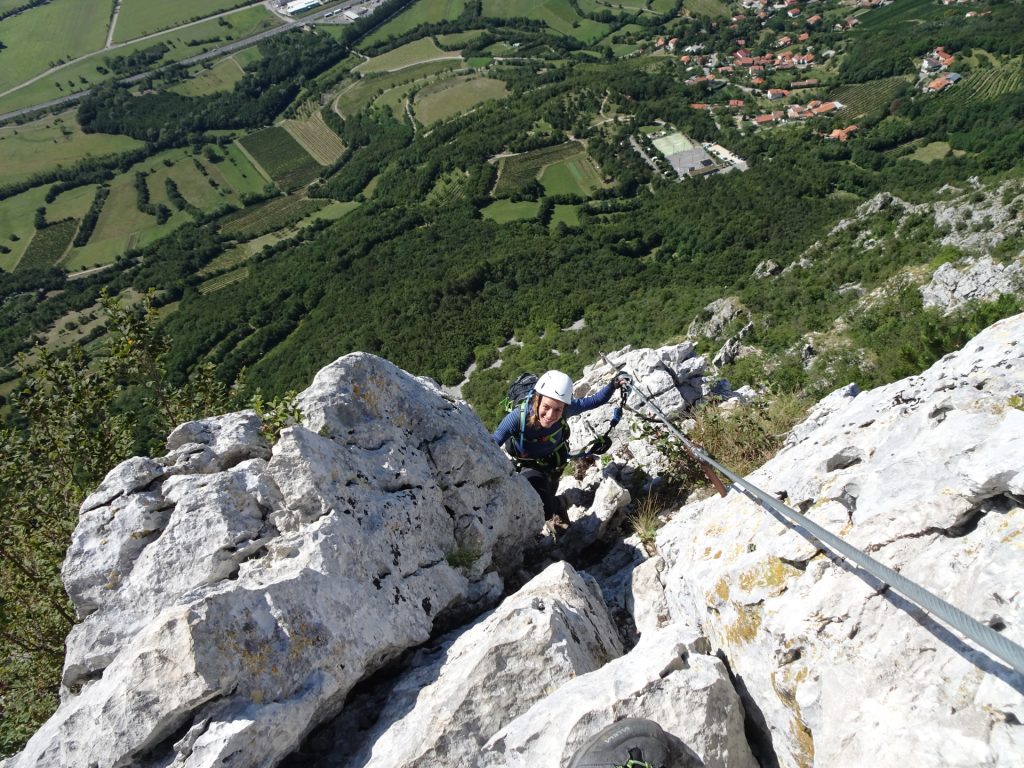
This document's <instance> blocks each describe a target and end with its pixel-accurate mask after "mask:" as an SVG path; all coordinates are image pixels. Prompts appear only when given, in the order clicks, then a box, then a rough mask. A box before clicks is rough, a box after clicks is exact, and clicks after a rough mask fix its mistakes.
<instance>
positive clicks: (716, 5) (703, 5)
mask: <svg viewBox="0 0 1024 768" xmlns="http://www.w3.org/2000/svg"><path fill="white" fill-rule="evenodd" d="M667 4H668V5H669V6H671V4H672V3H671V0H668V3H667ZM665 5H666V3H665V2H661V3H659V2H658V0H655V2H653V3H652V4H651V7H652V8H654V10H656V11H658V12H660V13H664V12H665V11H667V10H669V9H668V8H665V7H664V6H665ZM659 6H661V7H659ZM683 8H685V9H686V10H688V11H689V12H690V13H692V14H693V15H695V16H699V15H703V16H707V17H709V18H712V19H714V18H716V17H717V18H723V19H724V18H728V17H729V6H728V5H727V4H726V3H724V2H722V0H683Z"/></svg>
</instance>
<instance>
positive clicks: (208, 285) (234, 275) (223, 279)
mask: <svg viewBox="0 0 1024 768" xmlns="http://www.w3.org/2000/svg"><path fill="white" fill-rule="evenodd" d="M248 276H249V268H248V267H239V268H238V269H235V270H232V271H231V272H227V273H225V274H223V275H218V276H217V277H212V278H210V279H209V280H207V281H205V282H203V283H200V285H199V289H198V290H199V293H201V294H202V295H204V296H205V295H206V294H208V293H213V292H214V291H219V290H220V289H221V288H227V287H228V286H229V285H233V284H234V283H237V282H239V281H240V280H245V278H247V277H248Z"/></svg>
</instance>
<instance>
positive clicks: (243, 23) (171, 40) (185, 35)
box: [0, 3, 281, 112]
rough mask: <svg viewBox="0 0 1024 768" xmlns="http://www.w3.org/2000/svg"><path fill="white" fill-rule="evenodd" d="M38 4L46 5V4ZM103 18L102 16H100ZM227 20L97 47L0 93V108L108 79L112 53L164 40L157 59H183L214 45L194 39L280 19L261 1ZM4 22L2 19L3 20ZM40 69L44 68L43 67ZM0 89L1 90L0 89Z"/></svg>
mask: <svg viewBox="0 0 1024 768" xmlns="http://www.w3.org/2000/svg"><path fill="white" fill-rule="evenodd" d="M88 5H90V6H91V5H92V4H91V3H89V4H88ZM97 5H99V3H97ZM58 6H59V4H58ZM42 7H43V8H48V7H50V6H42ZM106 12H109V7H107V8H106V10H105V13H106ZM104 18H106V17H105V16H104ZM227 21H228V22H229V23H230V25H231V26H230V27H223V26H220V25H218V24H217V22H216V21H214V20H209V21H204V22H201V23H199V24H196V25H195V26H191V27H186V28H185V29H182V30H179V31H172V32H165V33H163V34H160V35H157V36H156V37H151V38H149V39H147V40H145V41H143V42H140V43H132V44H130V45H125V46H121V47H119V48H112V49H110V50H106V51H102V50H101V51H98V52H96V53H93V54H90V55H89V56H88V57H87V58H85V59H83V60H82V61H79V62H76V63H75V64H72V65H70V66H68V67H65V68H63V69H61V70H59V71H58V72H56V73H54V74H52V75H47V76H46V77H44V78H42V79H40V80H39V81H38V82H35V83H33V84H32V85H27V86H25V87H24V88H19V89H18V90H16V91H13V92H11V93H9V94H8V95H6V96H0V112H7V111H9V110H14V109H19V108H21V107H28V106H32V105H34V104H38V103H40V102H43V101H47V100H49V99H55V98H58V97H60V96H67V95H68V94H70V93H74V92H76V91H79V90H84V89H86V88H91V87H92V86H94V85H97V84H99V83H102V82H105V81H107V80H110V79H112V78H113V77H114V76H115V75H114V73H113V72H111V71H107V72H106V73H104V72H102V71H100V70H101V69H106V70H109V67H107V66H105V65H106V62H105V60H106V59H107V58H111V57H113V56H127V55H129V54H131V53H134V52H135V51H138V50H141V49H143V48H149V47H151V46H154V45H158V44H159V43H165V44H166V45H167V46H168V47H169V48H170V50H168V51H167V53H166V54H164V57H163V59H162V60H161V63H162V64H167V63H170V62H174V61H180V60H181V59H186V58H188V57H189V56H194V55H195V54H197V53H202V52H204V51H206V50H209V49H210V48H213V47H215V45H218V44H215V43H200V44H193V43H194V41H198V40H205V39H209V38H211V37H221V38H222V42H228V41H231V40H237V39H239V38H242V37H247V36H249V35H252V34H255V33H256V32H260V31H262V30H264V29H270V28H271V27H276V26H279V25H280V24H281V21H280V19H278V18H277V17H276V16H274V15H273V14H271V13H270V11H268V10H267V9H266V8H264V7H263V6H262V5H256V6H253V7H251V8H245V9H243V10H241V11H239V12H237V13H234V14H232V15H231V16H229V17H228V18H227ZM6 23H7V22H6V21H5V22H4V24H6ZM0 39H4V38H0ZM5 42H6V40H5ZM102 45H103V43H102V41H101V42H100V43H99V45H98V46H97V47H99V48H102ZM247 50H249V49H247ZM7 53H8V51H4V52H3V53H2V54H0V57H3V56H6V55H7ZM242 53H245V51H242V52H240V54H238V55H239V56H241V54H242ZM45 60H46V59H44V61H45ZM240 62H241V63H242V65H243V66H244V64H245V61H244V60H240ZM42 69H46V67H43V68H42ZM2 71H3V70H2V68H0V73H2ZM0 77H2V74H0ZM0 92H2V89H0Z"/></svg>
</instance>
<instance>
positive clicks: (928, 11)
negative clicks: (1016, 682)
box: [858, 0, 946, 34]
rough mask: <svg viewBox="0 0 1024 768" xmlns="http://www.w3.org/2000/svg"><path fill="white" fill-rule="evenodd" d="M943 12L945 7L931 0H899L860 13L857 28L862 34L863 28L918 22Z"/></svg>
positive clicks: (939, 15) (938, 15) (940, 14)
mask: <svg viewBox="0 0 1024 768" xmlns="http://www.w3.org/2000/svg"><path fill="white" fill-rule="evenodd" d="M945 13H946V9H945V8H944V7H943V6H942V5H940V4H939V3H936V2H933V0H900V2H898V3H892V4H891V5H887V6H884V7H882V8H873V9H871V11H870V12H869V13H864V14H861V15H860V16H859V17H858V18H859V19H860V25H859V27H858V29H859V30H860V33H861V34H863V33H864V30H870V29H881V28H882V27H896V26H898V25H900V24H906V23H908V22H911V23H919V22H922V21H927V20H928V19H934V18H938V17H941V16H942V15H943V14H945Z"/></svg>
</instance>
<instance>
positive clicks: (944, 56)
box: [935, 46, 955, 67]
mask: <svg viewBox="0 0 1024 768" xmlns="http://www.w3.org/2000/svg"><path fill="white" fill-rule="evenodd" d="M935 58H936V59H938V60H939V63H940V64H941V65H942V66H944V67H948V66H949V65H950V64H952V63H953V61H954V59H955V57H954V56H953V55H952V54H950V53H946V49H945V48H942V47H941V46H940V47H939V48H936V49H935Z"/></svg>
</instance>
